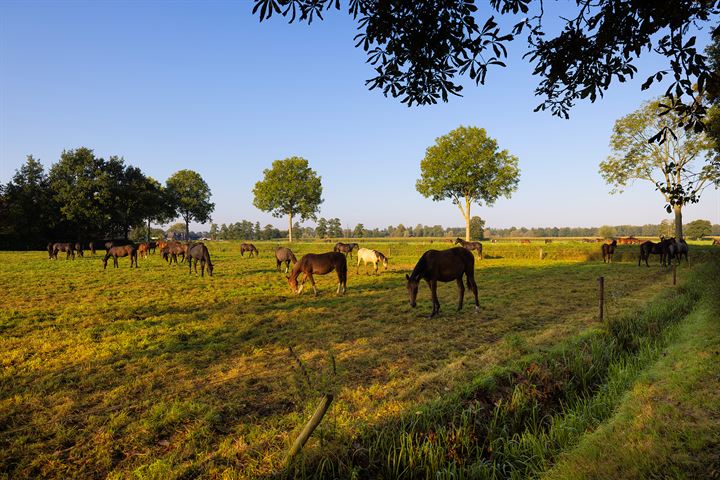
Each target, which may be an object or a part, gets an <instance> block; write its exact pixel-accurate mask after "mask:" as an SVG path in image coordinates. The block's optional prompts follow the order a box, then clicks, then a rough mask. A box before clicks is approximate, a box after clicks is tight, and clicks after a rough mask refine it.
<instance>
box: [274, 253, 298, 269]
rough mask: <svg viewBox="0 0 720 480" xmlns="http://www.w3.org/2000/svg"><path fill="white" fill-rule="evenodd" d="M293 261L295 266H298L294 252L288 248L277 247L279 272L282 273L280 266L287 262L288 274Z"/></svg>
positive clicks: (276, 254)
mask: <svg viewBox="0 0 720 480" xmlns="http://www.w3.org/2000/svg"><path fill="white" fill-rule="evenodd" d="M291 261H292V263H293V265H297V258H295V254H294V253H293V252H292V250H290V249H289V248H286V247H277V248H276V249H275V262H276V263H277V271H278V272H279V271H280V265H282V263H283V262H285V273H288V270H289V269H290V262H291Z"/></svg>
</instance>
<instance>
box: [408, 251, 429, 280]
mask: <svg viewBox="0 0 720 480" xmlns="http://www.w3.org/2000/svg"><path fill="white" fill-rule="evenodd" d="M426 268H427V252H425V253H423V256H422V257H420V260H418V262H417V264H415V268H413V271H412V273H411V274H410V279H411V280H415V281H419V280H420V279H421V278H422V273H423V272H424V271H425V269H426Z"/></svg>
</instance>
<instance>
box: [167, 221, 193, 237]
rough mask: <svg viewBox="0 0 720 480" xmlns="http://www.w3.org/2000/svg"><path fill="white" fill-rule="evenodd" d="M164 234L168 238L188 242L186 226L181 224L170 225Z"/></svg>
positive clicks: (188, 235) (188, 234)
mask: <svg viewBox="0 0 720 480" xmlns="http://www.w3.org/2000/svg"><path fill="white" fill-rule="evenodd" d="M166 233H167V236H168V238H172V239H177V238H184V239H185V240H190V233H189V232H188V231H187V225H186V224H184V223H182V222H177V223H173V224H172V225H170V228H168V229H167V232H166Z"/></svg>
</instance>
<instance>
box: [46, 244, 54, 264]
mask: <svg viewBox="0 0 720 480" xmlns="http://www.w3.org/2000/svg"><path fill="white" fill-rule="evenodd" d="M47 252H48V260H52V258H53V243H52V242H50V243H48V244H47Z"/></svg>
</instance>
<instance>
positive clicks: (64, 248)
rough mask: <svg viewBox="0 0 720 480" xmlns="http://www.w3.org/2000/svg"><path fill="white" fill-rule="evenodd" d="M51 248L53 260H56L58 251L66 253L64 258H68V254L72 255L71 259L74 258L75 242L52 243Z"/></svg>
mask: <svg viewBox="0 0 720 480" xmlns="http://www.w3.org/2000/svg"><path fill="white" fill-rule="evenodd" d="M52 248H53V250H52V256H53V258H54V259H55V260H57V256H58V253H59V252H66V253H67V256H66V257H65V260H69V259H70V256H72V259H73V260H75V244H74V243H53V247H52Z"/></svg>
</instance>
